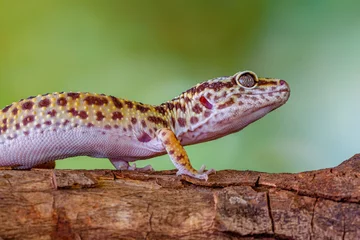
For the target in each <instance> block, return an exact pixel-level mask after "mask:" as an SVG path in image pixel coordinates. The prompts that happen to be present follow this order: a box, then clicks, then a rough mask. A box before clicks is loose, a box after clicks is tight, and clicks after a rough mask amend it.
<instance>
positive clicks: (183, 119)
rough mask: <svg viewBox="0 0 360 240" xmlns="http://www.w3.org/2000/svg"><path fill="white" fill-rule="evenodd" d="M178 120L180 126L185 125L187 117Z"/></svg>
mask: <svg viewBox="0 0 360 240" xmlns="http://www.w3.org/2000/svg"><path fill="white" fill-rule="evenodd" d="M177 121H178V123H179V126H180V127H185V124H186V120H185V118H178V120H177Z"/></svg>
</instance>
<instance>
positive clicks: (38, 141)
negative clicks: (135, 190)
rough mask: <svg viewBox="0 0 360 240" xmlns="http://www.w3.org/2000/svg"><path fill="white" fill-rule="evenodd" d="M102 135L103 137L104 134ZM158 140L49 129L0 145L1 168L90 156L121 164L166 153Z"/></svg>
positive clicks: (82, 129)
mask: <svg viewBox="0 0 360 240" xmlns="http://www.w3.org/2000/svg"><path fill="white" fill-rule="evenodd" d="M103 132H105V134H103ZM165 153H166V152H165V149H164V147H163V146H162V144H161V142H159V141H158V140H157V138H153V139H152V140H151V141H149V142H140V141H139V140H138V139H137V138H136V137H135V136H125V135H123V133H121V132H119V131H116V130H103V129H99V128H95V127H93V128H87V127H78V128H73V129H57V130H56V131H53V130H51V129H48V130H47V131H44V132H43V133H40V132H35V131H34V132H33V133H30V134H29V135H28V136H25V135H20V136H18V137H17V138H15V139H13V140H7V141H5V143H2V144H0V166H20V168H30V167H32V166H35V165H38V164H42V163H45V162H48V161H50V160H57V159H64V158H68V157H73V156H90V157H96V158H109V159H116V160H123V161H127V162H130V161H135V160H139V159H147V158H151V157H154V156H158V155H162V154H165Z"/></svg>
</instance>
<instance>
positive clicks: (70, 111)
mask: <svg viewBox="0 0 360 240" xmlns="http://www.w3.org/2000/svg"><path fill="white" fill-rule="evenodd" d="M68 112H69V113H71V114H72V115H73V116H77V115H78V114H79V112H78V111H76V110H75V108H71V109H70V110H68Z"/></svg>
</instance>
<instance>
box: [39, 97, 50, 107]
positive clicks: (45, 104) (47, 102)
mask: <svg viewBox="0 0 360 240" xmlns="http://www.w3.org/2000/svg"><path fill="white" fill-rule="evenodd" d="M49 105H50V100H49V99H47V98H45V99H43V100H41V101H40V102H39V107H48V106H49Z"/></svg>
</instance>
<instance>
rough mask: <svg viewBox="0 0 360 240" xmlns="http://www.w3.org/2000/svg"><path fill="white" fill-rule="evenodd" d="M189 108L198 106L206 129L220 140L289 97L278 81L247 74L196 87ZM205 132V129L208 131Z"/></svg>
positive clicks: (244, 72) (287, 89)
mask: <svg viewBox="0 0 360 240" xmlns="http://www.w3.org/2000/svg"><path fill="white" fill-rule="evenodd" d="M193 93H195V94H194V95H193V101H192V104H197V105H202V108H203V109H204V110H205V111H202V113H200V114H203V117H202V118H201V117H200V119H204V122H203V123H205V121H206V124H207V125H208V127H209V128H211V129H213V130H212V131H214V132H215V131H216V134H214V136H216V137H220V136H223V135H226V134H229V133H231V132H236V131H239V130H241V129H242V128H244V127H245V126H247V125H248V124H250V123H252V122H254V121H256V120H258V119H259V118H261V117H263V116H265V115H266V114H267V113H269V112H271V111H273V110H274V109H276V108H278V107H280V106H281V105H283V104H284V103H285V102H286V101H287V100H288V98H289V96H290V88H289V85H288V84H287V83H286V82H285V81H284V80H281V79H275V78H258V76H257V75H256V74H255V73H254V72H251V71H242V72H238V73H236V74H234V75H233V76H229V77H220V78H215V79H211V80H208V81H206V82H203V83H201V84H198V85H197V86H196V87H195V90H193ZM209 128H208V129H209Z"/></svg>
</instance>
